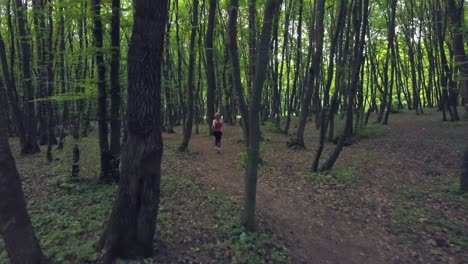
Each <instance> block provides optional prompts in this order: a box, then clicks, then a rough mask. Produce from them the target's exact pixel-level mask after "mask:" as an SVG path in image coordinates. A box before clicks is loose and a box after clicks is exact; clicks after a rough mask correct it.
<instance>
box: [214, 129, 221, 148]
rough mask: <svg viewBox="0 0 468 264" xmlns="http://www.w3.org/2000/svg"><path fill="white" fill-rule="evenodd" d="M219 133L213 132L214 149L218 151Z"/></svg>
mask: <svg viewBox="0 0 468 264" xmlns="http://www.w3.org/2000/svg"><path fill="white" fill-rule="evenodd" d="M219 133H220V132H218V131H215V132H214V136H215V148H216V149H217V150H218V149H219V141H220V136H219Z"/></svg>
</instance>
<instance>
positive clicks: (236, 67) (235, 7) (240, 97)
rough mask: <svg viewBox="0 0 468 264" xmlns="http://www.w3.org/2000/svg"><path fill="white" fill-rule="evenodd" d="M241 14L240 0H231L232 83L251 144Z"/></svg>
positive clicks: (229, 32)
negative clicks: (239, 36)
mask: <svg viewBox="0 0 468 264" xmlns="http://www.w3.org/2000/svg"><path fill="white" fill-rule="evenodd" d="M238 15H239V0H230V5H229V25H228V35H229V47H228V49H229V58H230V62H231V74H232V84H233V86H234V90H235V94H236V96H235V97H236V101H237V104H238V105H239V112H240V115H241V122H242V132H243V134H244V143H245V145H246V146H248V145H249V125H248V124H249V122H248V107H247V103H246V102H245V96H244V87H243V86H242V79H241V74H240V63H239V48H238V44H237V17H238Z"/></svg>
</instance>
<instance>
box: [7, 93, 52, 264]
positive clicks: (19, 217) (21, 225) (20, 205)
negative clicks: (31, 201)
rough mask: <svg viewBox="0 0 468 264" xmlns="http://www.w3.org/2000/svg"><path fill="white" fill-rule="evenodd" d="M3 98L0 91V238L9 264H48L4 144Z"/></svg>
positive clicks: (11, 160) (9, 153)
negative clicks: (0, 237)
mask: <svg viewBox="0 0 468 264" xmlns="http://www.w3.org/2000/svg"><path fill="white" fill-rule="evenodd" d="M5 99H6V95H5V91H4V89H3V88H2V87H0V182H1V184H0V212H2V213H1V214H0V234H1V236H2V237H3V241H4V243H5V250H6V251H7V253H8V257H9V258H10V261H11V263H39V264H41V263H44V264H45V263H48V261H47V260H46V258H45V256H44V255H43V253H42V251H41V248H40V246H39V241H38V240H37V238H36V235H35V234H34V230H33V227H32V224H31V219H30V218H29V215H28V211H27V209H26V201H25V199H24V193H23V189H22V187H21V180H20V177H19V174H18V170H17V169H16V164H15V159H14V158H13V155H12V153H11V149H10V145H9V143H8V121H7V118H8V116H7V115H6V107H7V102H6V100H5Z"/></svg>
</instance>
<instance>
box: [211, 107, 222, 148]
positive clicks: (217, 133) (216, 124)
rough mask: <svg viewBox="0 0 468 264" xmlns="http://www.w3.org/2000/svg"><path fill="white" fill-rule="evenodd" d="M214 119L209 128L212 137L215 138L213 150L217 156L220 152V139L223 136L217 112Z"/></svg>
mask: <svg viewBox="0 0 468 264" xmlns="http://www.w3.org/2000/svg"><path fill="white" fill-rule="evenodd" d="M214 117H215V118H214V119H213V125H212V126H211V128H212V129H213V135H214V136H215V150H216V151H217V152H218V154H219V153H220V151H221V137H222V136H223V120H222V119H221V115H220V114H219V113H218V112H217V113H216V114H215V115H214Z"/></svg>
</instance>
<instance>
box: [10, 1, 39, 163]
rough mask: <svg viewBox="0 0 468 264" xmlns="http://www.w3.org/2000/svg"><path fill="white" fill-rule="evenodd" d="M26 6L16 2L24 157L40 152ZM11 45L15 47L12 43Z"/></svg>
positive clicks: (22, 148)
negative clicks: (21, 85)
mask: <svg viewBox="0 0 468 264" xmlns="http://www.w3.org/2000/svg"><path fill="white" fill-rule="evenodd" d="M25 10H27V7H26V5H24V6H23V1H22V0H16V19H17V22H18V32H19V35H20V48H21V72H22V74H23V76H22V77H23V87H24V88H23V90H24V100H25V102H24V114H25V115H24V116H25V131H26V144H25V145H24V146H22V147H21V154H22V155H29V154H35V153H38V152H39V151H40V149H39V145H38V144H37V141H36V135H37V122H36V109H35V103H34V87H33V79H32V76H31V45H30V44H29V39H30V38H29V34H28V32H27V27H26V15H25ZM11 45H14V44H13V43H11Z"/></svg>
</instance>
